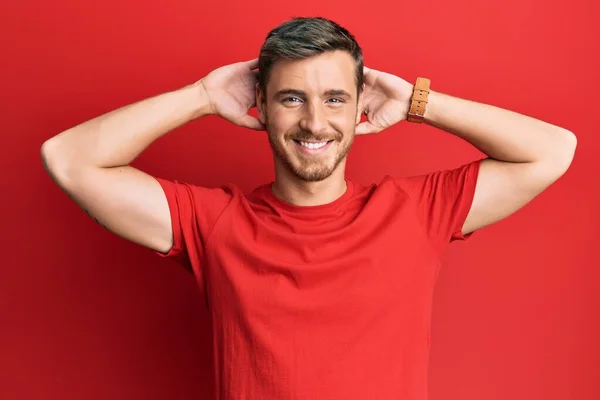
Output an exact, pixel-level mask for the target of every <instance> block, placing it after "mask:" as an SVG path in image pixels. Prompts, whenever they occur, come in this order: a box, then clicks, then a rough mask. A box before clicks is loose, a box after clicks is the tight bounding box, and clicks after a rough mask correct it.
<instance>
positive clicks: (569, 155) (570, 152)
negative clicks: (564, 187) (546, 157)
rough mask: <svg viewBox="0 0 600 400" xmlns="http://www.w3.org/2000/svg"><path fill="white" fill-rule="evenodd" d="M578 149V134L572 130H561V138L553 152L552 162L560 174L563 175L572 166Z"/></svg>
mask: <svg viewBox="0 0 600 400" xmlns="http://www.w3.org/2000/svg"><path fill="white" fill-rule="evenodd" d="M576 150H577V136H575V134H574V133H573V132H571V131H568V130H563V131H561V135H560V140H558V143H557V145H556V150H555V151H554V152H553V153H554V154H553V157H552V158H551V160H552V161H551V164H552V165H553V167H554V168H555V170H556V173H557V174H558V176H559V177H560V176H562V175H563V174H564V173H565V172H567V170H568V169H569V168H570V167H571V163H572V162H573V159H574V158H575V151H576Z"/></svg>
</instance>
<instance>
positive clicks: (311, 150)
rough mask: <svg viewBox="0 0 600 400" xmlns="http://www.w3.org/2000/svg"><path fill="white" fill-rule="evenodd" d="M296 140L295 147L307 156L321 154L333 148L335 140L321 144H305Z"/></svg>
mask: <svg viewBox="0 0 600 400" xmlns="http://www.w3.org/2000/svg"><path fill="white" fill-rule="evenodd" d="M293 140H294V144H295V147H296V148H297V149H298V150H299V151H301V152H302V153H305V154H319V153H323V152H324V151H326V150H327V149H328V148H329V147H331V143H333V140H325V141H321V142H305V141H303V140H296V139H293Z"/></svg>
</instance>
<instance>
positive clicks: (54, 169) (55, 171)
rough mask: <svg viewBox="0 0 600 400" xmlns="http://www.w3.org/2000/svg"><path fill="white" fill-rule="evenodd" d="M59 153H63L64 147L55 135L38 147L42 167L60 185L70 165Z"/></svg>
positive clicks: (65, 178) (67, 173)
mask: <svg viewBox="0 0 600 400" xmlns="http://www.w3.org/2000/svg"><path fill="white" fill-rule="evenodd" d="M61 153H64V148H63V146H62V144H61V143H60V140H59V139H58V138H57V137H52V138H50V139H48V140H46V141H45V142H44V143H43V144H42V146H41V148H40V156H41V159H42V165H43V166H44V169H45V170H46V172H47V173H48V175H50V177H51V178H52V179H53V180H54V182H56V183H57V184H59V185H61V186H62V185H63V183H64V182H65V181H66V180H67V177H68V175H69V171H70V170H72V167H70V166H69V163H68V162H67V158H66V156H65V154H61Z"/></svg>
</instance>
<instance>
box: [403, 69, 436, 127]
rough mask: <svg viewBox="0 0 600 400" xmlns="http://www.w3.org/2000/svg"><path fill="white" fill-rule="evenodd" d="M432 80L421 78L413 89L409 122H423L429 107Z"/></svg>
mask: <svg viewBox="0 0 600 400" xmlns="http://www.w3.org/2000/svg"><path fill="white" fill-rule="evenodd" d="M430 85H431V80H429V79H428V78H423V77H419V78H417V82H416V83H415V86H414V88H413V94H412V97H411V98H410V109H409V110H408V117H407V121H408V122H416V123H418V124H420V123H422V122H423V119H424V118H423V116H424V115H425V108H426V107H427V98H428V96H429V86H430Z"/></svg>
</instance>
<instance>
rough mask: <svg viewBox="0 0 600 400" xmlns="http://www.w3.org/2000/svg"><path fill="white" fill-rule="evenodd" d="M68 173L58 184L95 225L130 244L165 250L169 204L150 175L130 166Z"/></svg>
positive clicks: (169, 231)
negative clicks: (67, 176) (102, 227)
mask: <svg viewBox="0 0 600 400" xmlns="http://www.w3.org/2000/svg"><path fill="white" fill-rule="evenodd" d="M72 175H73V176H71V177H69V178H68V179H66V180H65V181H64V182H62V183H61V182H59V185H60V186H61V187H62V189H63V190H64V191H65V192H66V193H67V194H68V195H69V196H70V197H71V198H72V199H73V200H74V201H75V202H76V203H77V204H78V205H79V206H80V207H81V208H82V209H83V210H85V211H86V212H87V213H88V214H89V215H90V216H91V217H92V218H93V219H94V220H95V221H96V222H97V223H98V224H100V225H102V226H104V227H105V228H106V229H108V230H109V231H111V232H113V233H115V234H117V235H118V236H120V237H122V238H125V239H127V240H129V241H132V242H134V243H137V244H140V245H142V246H145V247H148V248H150V249H153V250H156V251H159V252H162V253H167V252H168V251H169V249H170V248H171V246H172V244H173V231H172V227H171V215H170V211H169V204H168V202H167V198H166V195H165V193H164V191H163V189H162V187H161V185H160V183H159V182H158V181H157V180H156V179H155V178H154V177H152V176H150V175H148V174H146V173H144V172H142V171H140V170H138V169H136V168H133V167H131V166H123V167H114V168H93V167H89V168H85V167H84V168H82V169H81V170H79V171H78V172H76V173H73V174H72Z"/></svg>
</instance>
